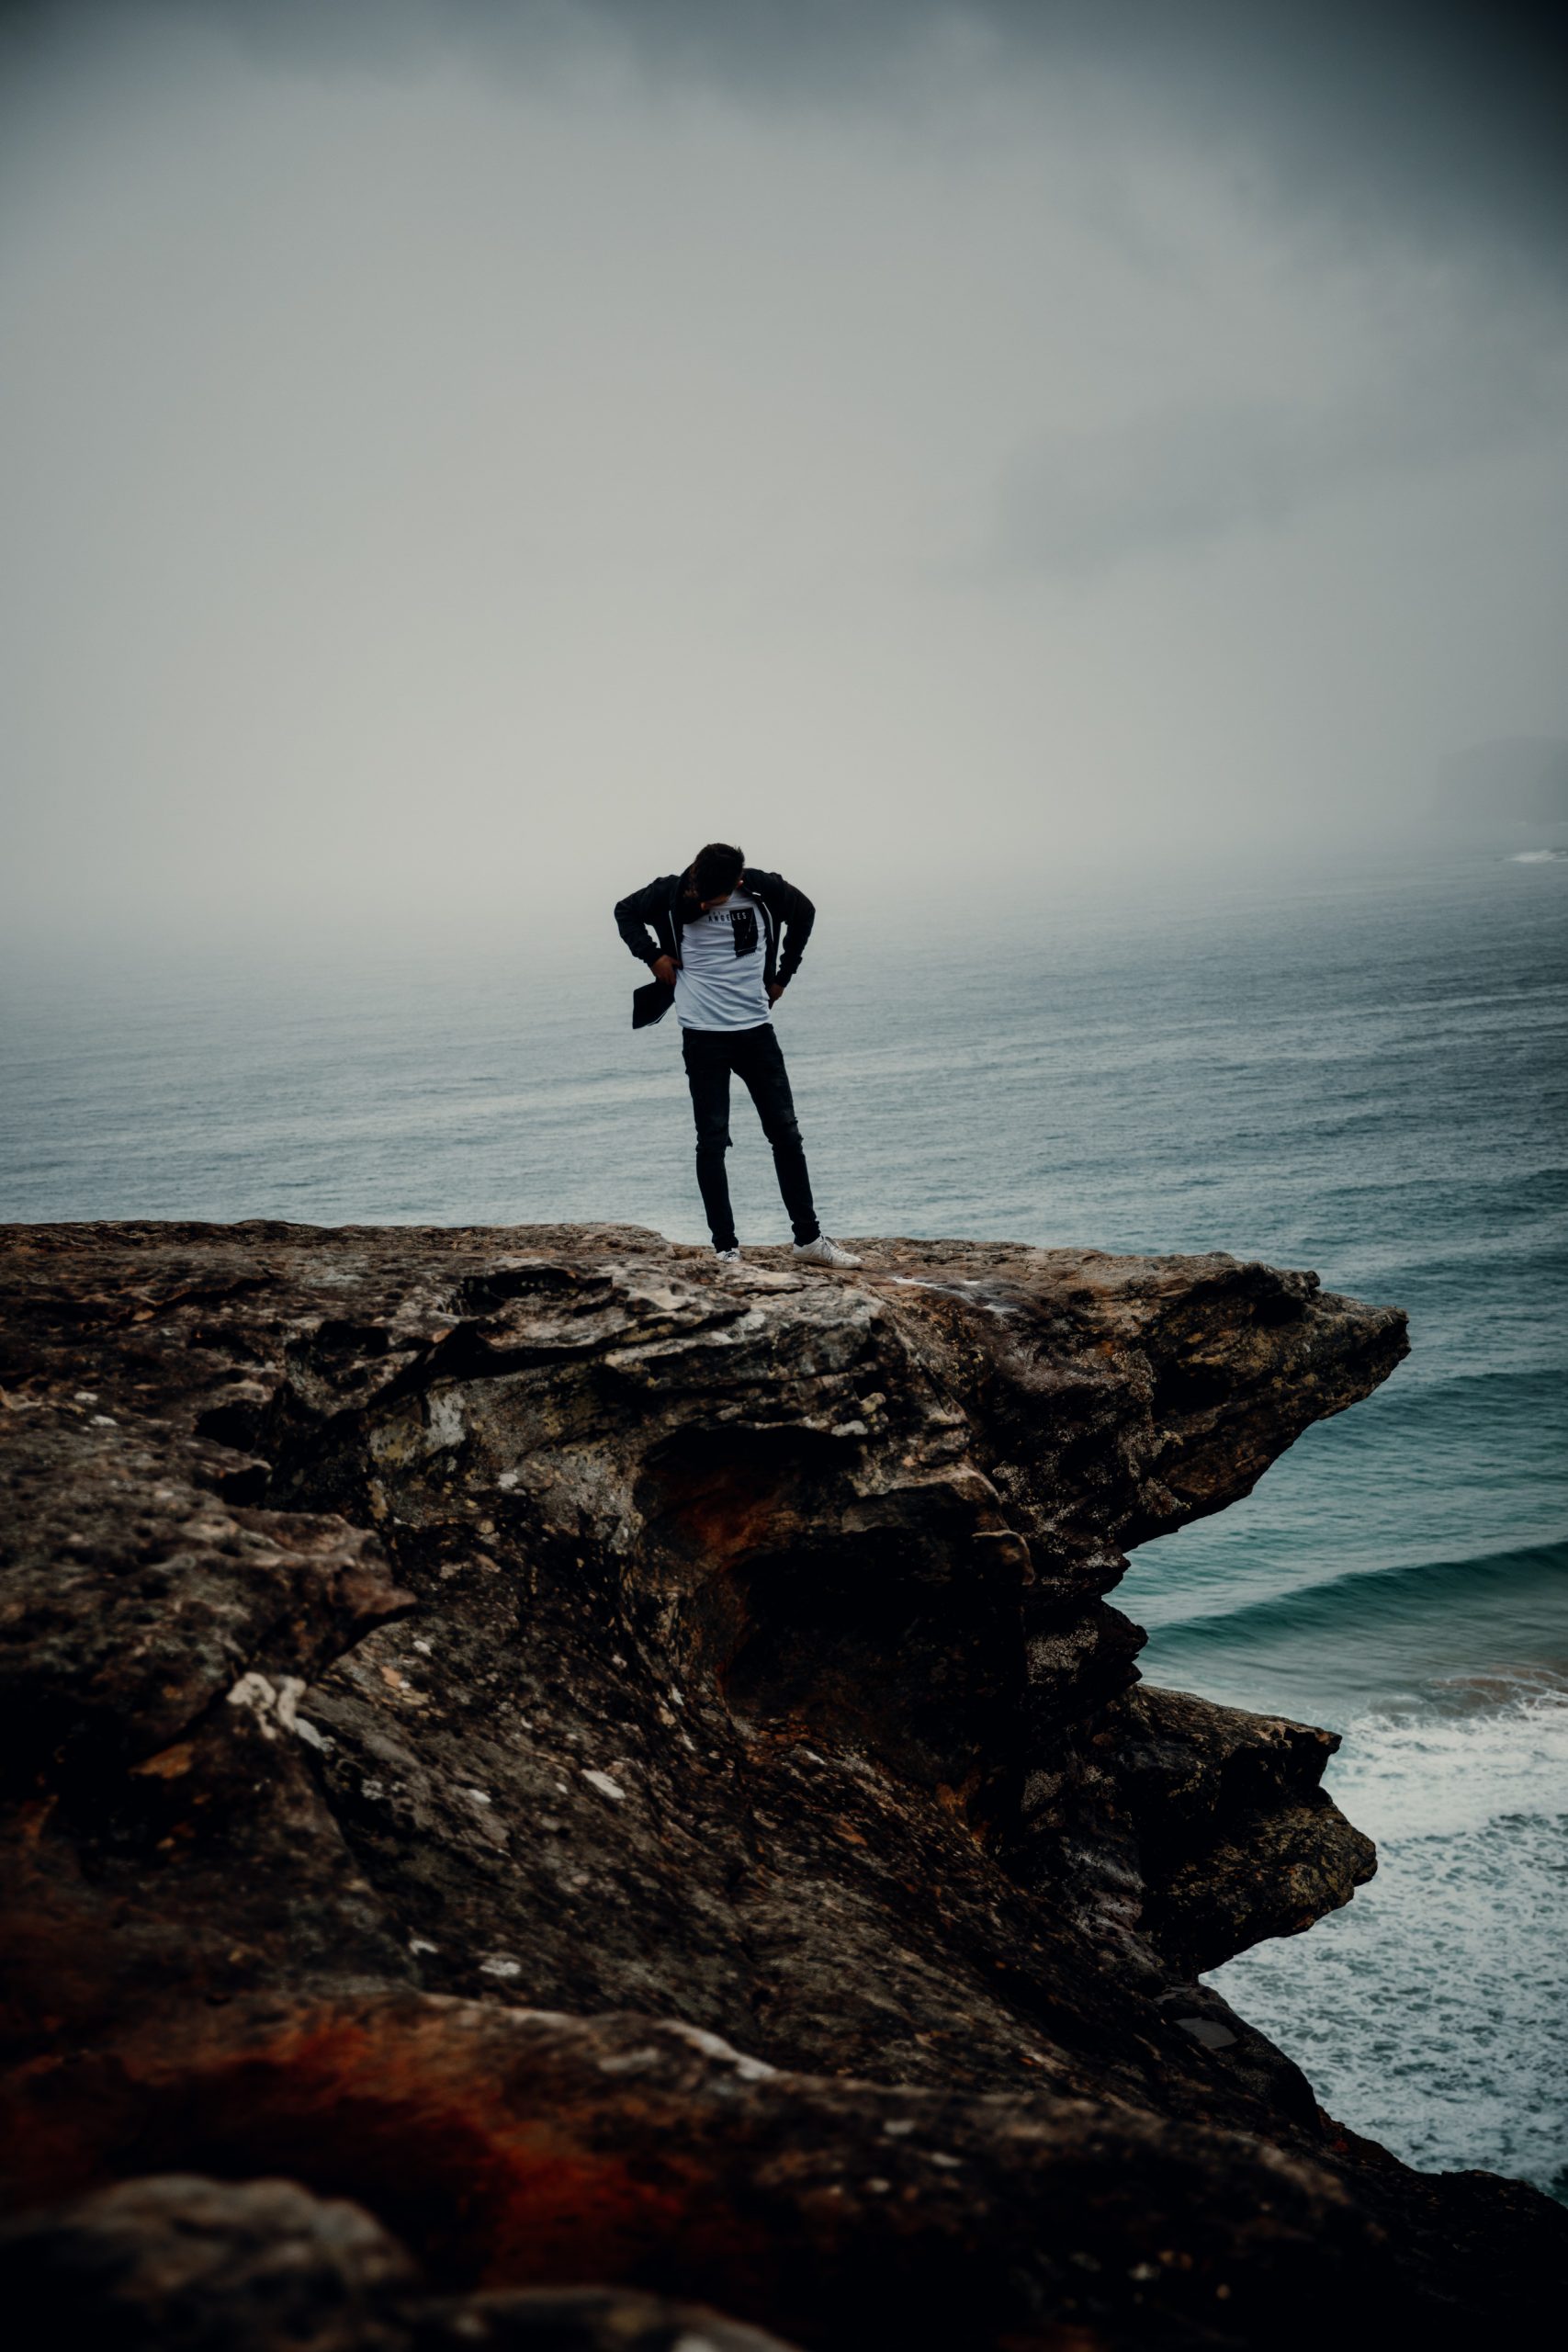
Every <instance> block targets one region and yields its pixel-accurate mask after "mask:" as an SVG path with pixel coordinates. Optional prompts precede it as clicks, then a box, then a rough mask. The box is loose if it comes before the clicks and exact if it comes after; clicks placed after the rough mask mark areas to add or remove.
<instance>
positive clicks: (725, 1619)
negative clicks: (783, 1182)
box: [0, 1225, 1568, 2352]
mask: <svg viewBox="0 0 1568 2352" xmlns="http://www.w3.org/2000/svg"><path fill="white" fill-rule="evenodd" d="M863 1248H864V1250H865V1255H866V1261H867V1262H866V1266H865V1268H864V1269H863V1271H862V1272H859V1273H856V1274H852V1275H835V1274H830V1273H826V1272H818V1271H817V1270H812V1271H811V1272H802V1271H799V1270H796V1269H795V1268H794V1267H793V1266H792V1265H791V1264H790V1263H789V1262H788V1261H787V1260H786V1259H783V1258H782V1257H781V1258H774V1257H772V1256H770V1254H769V1253H765V1252H764V1253H760V1254H759V1255H756V1256H754V1257H753V1258H751V1259H750V1261H748V1262H747V1263H746V1264H745V1265H744V1266H742V1267H741V1268H739V1269H721V1268H717V1267H716V1266H715V1264H714V1263H713V1261H712V1260H711V1259H710V1258H708V1257H707V1255H706V1254H705V1253H698V1252H695V1251H693V1250H682V1249H678V1248H671V1247H669V1246H667V1245H665V1244H664V1243H662V1242H660V1240H659V1239H658V1238H656V1237H654V1236H652V1235H650V1234H648V1233H645V1232H642V1231H640V1230H637V1229H636V1228H631V1227H521V1228H510V1229H504V1230H492V1231H449V1230H439V1231H417V1230H402V1231H370V1230H353V1229H346V1230H337V1231H332V1232H317V1231H312V1230H308V1229H302V1228H298V1227H281V1226H265V1225H255V1226H246V1227H228V1228H222V1227H197V1226H190V1227H178V1226H104V1227H85V1226H83V1227H53V1228H15V1227H13V1228H11V1229H10V1230H9V1232H8V1235H7V1240H6V1251H5V1266H4V1288H5V1298H6V1310H5V1311H6V1333H7V1336H6V1351H5V1357H4V1363H3V1368H0V1404H3V1406H4V1410H0V1441H3V1443H4V1453H5V1476H6V1482H7V1486H8V1490H9V1491H8V1509H7V1513H6V1538H5V1553H4V1576H3V1589H0V1611H3V1614H0V1678H3V1683H4V1690H3V1692H0V1766H3V1770H4V1775H5V1781H6V1791H5V1795H6V1811H5V1823H4V1833H3V1869H4V1890H3V1909H4V1918H5V1928H4V2035H5V2041H6V2066H7V2071H6V2087H5V2090H4V2094H3V2098H0V2109H3V2116H4V2130H3V2131H0V2172H3V2174H4V2194H5V2199H6V2204H7V2206H8V2207H9V2209H10V2211H11V2216H12V2218H11V2219H10V2221H9V2222H8V2223H7V2224H6V2229H5V2233H4V2243H3V2246H0V2270H3V2272H4V2274H5V2275H6V2277H8V2278H9V2281H10V2284H9V2288H8V2289H7V2290H5V2291H6V2292H7V2293H8V2295H9V2298H10V2302H11V2308H12V2310H13V2312H14V2313H16V2312H21V2311H23V2310H25V2311H26V2312H29V2313H30V2314H31V2315H32V2316H31V2318H30V2320H29V2321H28V2325H29V2326H30V2327H31V2328H32V2330H33V2331H34V2332H33V2333H32V2334H30V2335H27V2337H26V2341H27V2342H28V2344H29V2345H30V2344H32V2343H33V2342H35V2341H36V2342H37V2343H39V2345H41V2344H42V2343H43V2342H44V2341H45V2340H48V2341H49V2342H50V2343H51V2344H52V2343H54V2342H56V2341H58V2339H59V2337H60V2335H61V2333H62V2329H64V2328H65V2327H67V2326H68V2325H70V2324H76V2325H78V2326H80V2327H82V2328H84V2329H86V2330H91V2331H94V2332H96V2335H98V2336H99V2337H101V2339H102V2340H103V2341H104V2342H106V2343H113V2344H115V2345H119V2346H130V2345H146V2346H193V2347H194V2346H214V2347H217V2346H255V2347H256V2352H271V2347H275V2346H285V2345H288V2346H296V2345H298V2346H310V2347H313V2352H339V2348H340V2347H341V2352H372V2347H374V2352H417V2347H422V2346H436V2345H448V2344H449V2345H452V2346H457V2345H460V2344H475V2343H479V2344H483V2343H494V2344H497V2345H502V2344H504V2345H513V2344H514V2345H516V2346H519V2347H523V2346H528V2347H539V2348H541V2352H542V2347H545V2346H550V2347H560V2352H566V2347H573V2346H581V2347H582V2352H589V2347H600V2346H604V2347H608V2346H612V2345H614V2346H626V2347H630V2346H636V2347H644V2352H657V2347H668V2346H676V2345H680V2346H682V2347H684V2352H695V2347H697V2346H700V2345H702V2344H711V2345H713V2346H733V2347H736V2352H739V2347H741V2346H745V2345H752V2346H756V2345H759V2344H761V2342H762V2341H763V2338H762V2337H761V2336H760V2335H757V2334H756V2333H755V2332H754V2331H756V2330H758V2329H766V2330H768V2331H770V2332H771V2334H772V2335H773V2336H774V2337H782V2338H784V2339H786V2340H787V2341H790V2342H794V2343H796V2344H799V2345H804V2346H813V2347H815V2346H822V2347H840V2346H844V2347H848V2346H863V2345H866V2344H868V2343H882V2342H888V2343H897V2344H899V2345H907V2346H933V2347H934V2346H985V2347H996V2352H1023V2348H1024V2347H1039V2352H1047V2347H1050V2348H1051V2352H1095V2347H1100V2346H1108V2347H1109V2346H1189V2345H1190V2346H1250V2345H1253V2344H1260V2343H1264V2342H1267V2343H1269V2344H1270V2345H1279V2346H1294V2345H1298V2344H1300V2345H1303V2346H1304V2345H1306V2344H1307V2343H1309V2342H1311V2343H1316V2342H1317V2341H1319V2340H1320V2339H1321V2337H1322V2336H1323V2335H1324V2334H1325V2332H1330V2331H1331V2332H1332V2333H1333V2334H1334V2335H1337V2337H1338V2338H1339V2340H1340V2341H1342V2342H1345V2341H1349V2342H1359V2341H1362V2340H1366V2341H1369V2342H1370V2341H1371V2340H1372V2338H1373V2337H1374V2336H1377V2335H1380V2334H1381V2333H1382V2332H1384V2331H1385V2330H1386V2329H1387V2328H1388V2327H1389V2326H1390V2325H1393V2324H1396V2323H1397V2324H1400V2325H1401V2326H1403V2327H1406V2328H1409V2327H1418V2328H1419V2329H1420V2330H1422V2331H1423V2332H1424V2333H1425V2335H1427V2338H1428V2339H1429V2340H1442V2339H1444V2338H1445V2337H1449V2336H1451V2337H1452V2338H1453V2339H1454V2340H1459V2339H1460V2338H1461V2337H1468V2335H1470V2334H1471V2333H1472V2332H1473V2329H1474V2327H1475V2326H1476V2325H1477V2324H1480V2322H1481V2321H1482V2319H1483V2317H1484V2320H1485V2324H1487V2325H1488V2326H1489V2327H1498V2326H1503V2325H1506V2324H1517V2323H1518V2322H1519V2319H1520V2315H1521V2314H1522V2313H1523V2312H1525V2311H1526V2310H1527V2309H1528V2308H1529V2306H1530V2304H1531V2302H1532V2301H1533V2300H1534V2299H1536V2298H1538V2297H1540V2296H1541V2295H1543V2294H1545V2293H1547V2292H1549V2291H1551V2290H1552V2288H1553V2286H1555V2288H1556V2290H1558V2291H1561V2287H1562V2283H1563V2279H1564V2276H1565V2273H1568V2216H1564V2215H1562V2213H1561V2212H1560V2211H1558V2209H1556V2208H1555V2207H1552V2206H1550V2205H1548V2204H1547V2203H1546V2202H1545V2200H1543V2199H1539V2198H1537V2197H1535V2196H1534V2195H1533V2194H1532V2193H1531V2192H1529V2191H1528V2190H1526V2189H1523V2188H1517V2187H1516V2186H1513V2185H1510V2184H1505V2183H1502V2182H1498V2181H1494V2180H1491V2179H1489V2178H1487V2177H1484V2176H1481V2175H1467V2176H1461V2177H1450V2178H1447V2179H1433V2178H1427V2177H1422V2176H1418V2175H1416V2174H1413V2173H1411V2172H1409V2171H1408V2170H1406V2169H1405V2168H1404V2167H1403V2166H1402V2165H1397V2164H1395V2163H1394V2162H1393V2159H1392V2158H1390V2157H1389V2156H1387V2155H1386V2154H1383V2152H1382V2151H1381V2150H1379V2149H1376V2148H1374V2147H1372V2146H1371V2145H1370V2144H1369V2143H1365V2142H1361V2141H1358V2140H1356V2139H1355V2138H1354V2137H1353V2136H1352V2135H1350V2134H1348V2133H1347V2132H1345V2131H1342V2130H1340V2129H1339V2128H1338V2127H1337V2126H1336V2125H1335V2124H1334V2123H1333V2122H1332V2121H1331V2120H1329V2119H1328V2118H1326V2117H1325V2115H1323V2113H1322V2112H1321V2111H1320V2109H1318V2107H1317V2105H1316V2102H1315V2100H1314V2097H1313V2094H1312V2091H1311V2089H1310V2087H1309V2086H1308V2085H1307V2084H1306V2082H1305V2081H1304V2080H1303V2077H1302V2075H1300V2074H1299V2072H1298V2071H1297V2070H1296V2068H1295V2067H1294V2066H1293V2065H1292V2064H1291V2063H1290V2062H1289V2061H1288V2060H1287V2059H1286V2058H1285V2057H1283V2056H1282V2055H1281V2053H1280V2052H1279V2051H1278V2050H1276V2049H1275V2048H1274V2047H1273V2046H1272V2045H1271V2044H1270V2043H1269V2042H1268V2041H1265V2040H1264V2038H1263V2037H1262V2036H1261V2035H1259V2034H1258V2033H1257V2032H1255V2031H1254V2030H1252V2029H1250V2028H1249V2027H1248V2026H1247V2024H1246V2022H1245V2021H1244V2020H1243V2019H1242V2018H1239V2017H1237V2016H1235V2014H1234V2013H1233V2012H1232V2011H1231V2010H1230V2009H1228V2008H1227V2007H1226V2006H1225V2004H1224V2002H1223V2001H1222V2000H1221V1999H1220V1998H1219V1997H1218V1996H1216V1995H1215V1994H1214V1993H1213V1992H1212V1991H1210V1990H1207V1989H1206V1988H1204V1987H1203V1986H1202V1985H1201V1984H1200V1983H1199V1982H1198V1979H1199V1976H1200V1975H1201V1973H1202V1972H1204V1971H1206V1970H1209V1969H1212V1968H1213V1967H1214V1966H1215V1965H1216V1964H1217V1963H1218V1962H1220V1961H1222V1960H1224V1958H1226V1957H1227V1956H1228V1955H1230V1954H1231V1953H1233V1952H1235V1951H1240V1950H1241V1949H1243V1948H1244V1947H1245V1946H1247V1944H1249V1943H1252V1942H1255V1941H1257V1940H1258V1939H1259V1938H1261V1937H1265V1936H1272V1935H1280V1934H1289V1933H1292V1932H1294V1931H1296V1930H1297V1929H1299V1928H1304V1927H1306V1926H1308V1925H1309V1924H1310V1923H1311V1921H1312V1920H1313V1919H1314V1918H1316V1917H1320V1916H1321V1915H1322V1914H1323V1913H1324V1912H1325V1911H1328V1910H1331V1909H1333V1908H1334V1907H1335V1906H1337V1905H1339V1904H1342V1903H1344V1902H1346V1901H1348V1899H1349V1896H1350V1894H1351V1892H1352V1890H1353V1888H1354V1887H1355V1886H1356V1885H1357V1884H1358V1883H1360V1882H1361V1881H1362V1880H1364V1879H1365V1878H1367V1877H1368V1876H1369V1875H1370V1874H1371V1870H1372V1868H1373V1856H1372V1852H1371V1847H1370V1845H1369V1844H1368V1842H1367V1840H1366V1839H1365V1838H1362V1837H1361V1836H1359V1833H1358V1832H1357V1831H1356V1830H1355V1829H1354V1828H1353V1827H1352V1826H1350V1825H1349V1824H1348V1822H1347V1821H1346V1820H1345V1819H1344V1817H1343V1816H1342V1815H1340V1814H1339V1813H1338V1812H1337V1809H1336V1807H1335V1806H1334V1805H1333V1804H1331V1802H1330V1801H1329V1800H1328V1798H1327V1797H1326V1796H1325V1793H1324V1792H1323V1791H1322V1789H1321V1787H1320V1786H1319V1781H1320V1776H1321V1774H1322V1770H1323V1767H1324V1764H1325V1760H1326V1758H1327V1757H1328V1755H1329V1754H1330V1752H1331V1751H1332V1749H1333V1747H1334V1746H1335V1742H1334V1740H1333V1739H1332V1737H1330V1736H1328V1735H1326V1734H1325V1733H1322V1732H1318V1731H1315V1730H1313V1729H1311V1728H1310V1727H1307V1726H1304V1725H1301V1724H1290V1723H1284V1722H1280V1721H1277V1720H1274V1719H1271V1718H1264V1717H1258V1716H1252V1715H1247V1714H1242V1713H1235V1712H1234V1711H1231V1710H1228V1709H1224V1708H1219V1707H1215V1706H1212V1705H1209V1704H1207V1703H1206V1702H1202V1701H1201V1700H1199V1699H1196V1698H1193V1697H1190V1696H1187V1695H1184V1694H1182V1693H1179V1692H1174V1691H1156V1690H1153V1689H1151V1688H1149V1687H1148V1686H1146V1685H1145V1684H1143V1683H1141V1682H1139V1680H1138V1679H1137V1675H1136V1668H1135V1666H1134V1658H1135V1656H1136V1652H1137V1649H1138V1647H1139V1644H1140V1640H1141V1636H1140V1634H1139V1633H1138V1630H1137V1628H1136V1627H1134V1625H1132V1624H1131V1623H1129V1622H1128V1621H1127V1620H1126V1619H1125V1618H1124V1617H1123V1616H1122V1615H1120V1614H1119V1613H1118V1612H1117V1611H1116V1610H1114V1609H1113V1608H1112V1607H1111V1606H1110V1605H1109V1603H1108V1601H1107V1600H1106V1595H1107V1594H1108V1593H1109V1592H1110V1591H1111V1589H1112V1588H1113V1587H1114V1585H1115V1583H1116V1581H1117V1578H1118V1577H1119V1576H1120V1575H1121V1573H1122V1568H1123V1566H1124V1565H1125V1552H1126V1550H1127V1548H1128V1547H1129V1546H1130V1545H1133V1544H1138V1543H1141V1542H1143V1541H1144V1540H1145V1539H1146V1538H1148V1537H1150V1536H1153V1535H1156V1534H1159V1533H1161V1532H1165V1531H1167V1530H1168V1529H1171V1528H1174V1527H1177V1526H1179V1525H1181V1524H1182V1523H1183V1522H1184V1521H1189V1520H1191V1519H1194V1518H1198V1517H1201V1515H1203V1514H1204V1513H1206V1512H1211V1511H1214V1510H1221V1509H1223V1508H1224V1506H1225V1505H1226V1504H1227V1503H1229V1502H1231V1501H1233V1500H1235V1498H1237V1497H1239V1496H1241V1495H1244V1494H1246V1493H1247V1491H1248V1490H1249V1488H1250V1487H1252V1485H1253V1484H1254V1482H1255V1481H1256V1480H1257V1478H1258V1476H1260V1474H1261V1473H1262V1472H1263V1470H1264V1469H1265V1468H1266V1467H1267V1466H1268V1464H1269V1462H1270V1461H1272V1460H1273V1459H1274V1458H1275V1457H1276V1456H1277V1455H1278V1454H1279V1453H1280V1452H1281V1451H1282V1450H1283V1448H1284V1447H1286V1446H1287V1445H1289V1444H1290V1443H1291V1442H1292V1440H1293V1439H1294V1438H1296V1437H1297V1436H1298V1435H1299V1434H1300V1433H1301V1431H1302V1430H1303V1429H1304V1428H1305V1427H1307V1425H1308V1424H1309V1423H1311V1422H1312V1421H1314V1420H1315V1419H1320V1418H1321V1417H1322V1416H1324V1415H1325V1414H1329V1413H1334V1412H1337V1411H1339V1410H1341V1409H1342V1408H1344V1407H1346V1406H1348V1405H1349V1404H1352V1403H1353V1402H1355V1401H1356V1400H1357V1399H1358V1398H1359V1397H1363V1396H1364V1395H1365V1394H1366V1393H1367V1392H1368V1391H1369V1390H1370V1389H1371V1387H1372V1386H1373V1385H1375V1384H1376V1383H1377V1382H1378V1381H1380V1380H1381V1379H1382V1378H1383V1377H1384V1376H1385V1375H1386V1374H1388V1373H1389V1372H1390V1371H1391V1370H1392V1369H1393V1365H1394V1364H1395V1363H1397V1362H1398V1360H1399V1358H1400V1357H1401V1355H1402V1354H1403V1353H1404V1347H1405V1340H1404V1318H1403V1317H1401V1316H1400V1315H1399V1314H1398V1313H1397V1312H1396V1311H1394V1310H1393V1309H1389V1308H1374V1307H1367V1306H1359V1305H1358V1304H1357V1303H1355V1302H1353V1301H1350V1300H1348V1299H1344V1298H1338V1297H1334V1296H1331V1295H1326V1294H1325V1293H1324V1292H1322V1291H1321V1290H1320V1289H1319V1287H1318V1284H1317V1283H1316V1280H1315V1278H1314V1277H1313V1276H1312V1275H1309V1274H1300V1273H1280V1272H1274V1271H1272V1270H1270V1269H1269V1268H1267V1267H1263V1266H1258V1265H1243V1264H1238V1263H1237V1262H1235V1261H1233V1260H1231V1259H1228V1258H1224V1257H1212V1258H1188V1259H1177V1258H1165V1259H1126V1258H1110V1257H1105V1256H1100V1255H1098V1254H1096V1253H1093V1252H1083V1251H1064V1250H1056V1251H1039V1250H1021V1249H1010V1248H1001V1247H989V1246H980V1245H976V1244H964V1243H939V1244H914V1243H908V1242H886V1243H883V1242H878V1243H868V1244H865V1245H863ZM345 2200H346V2201H345ZM695 2306H701V2307H703V2308H701V2309H697V2308H694V2307H695ZM715 2308H716V2309H717V2310H718V2311H721V2312H724V2313H725V2314H726V2315H727V2316H726V2317H725V2318H724V2319H722V2320H721V2319H719V2318H717V2317H716V2316H715V2315H714V2314H715Z"/></svg>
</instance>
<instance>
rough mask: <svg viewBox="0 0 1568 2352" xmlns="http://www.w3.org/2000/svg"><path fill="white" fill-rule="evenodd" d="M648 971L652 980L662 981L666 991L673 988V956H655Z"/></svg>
mask: <svg viewBox="0 0 1568 2352" xmlns="http://www.w3.org/2000/svg"><path fill="white" fill-rule="evenodd" d="M649 969H650V970H651V972H652V974H653V977H654V978H655V979H656V980H662V981H663V983H664V985H665V987H666V988H667V989H672V988H673V987H674V985H675V973H676V970H677V966H676V962H675V958H674V957H673V956H655V957H654V959H653V962H652V964H651V966H650V967H649Z"/></svg>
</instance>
